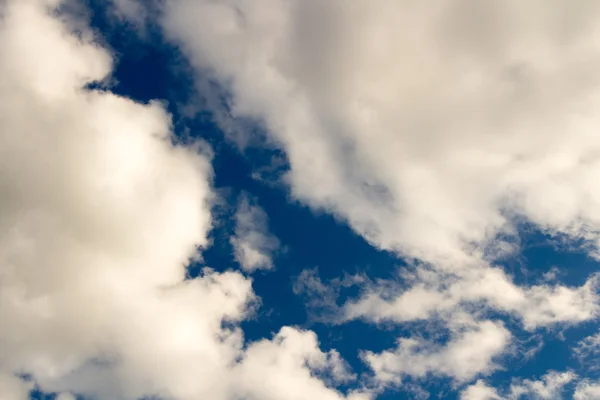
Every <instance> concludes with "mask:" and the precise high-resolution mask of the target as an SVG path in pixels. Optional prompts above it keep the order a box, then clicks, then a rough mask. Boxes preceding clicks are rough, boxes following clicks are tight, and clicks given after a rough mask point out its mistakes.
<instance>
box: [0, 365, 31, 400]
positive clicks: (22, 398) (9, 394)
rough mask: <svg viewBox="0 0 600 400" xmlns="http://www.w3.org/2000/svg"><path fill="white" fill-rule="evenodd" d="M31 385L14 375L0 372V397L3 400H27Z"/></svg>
mask: <svg viewBox="0 0 600 400" xmlns="http://www.w3.org/2000/svg"><path fill="white" fill-rule="evenodd" d="M31 389H33V384H32V383H31V382H28V381H26V380H23V379H20V378H18V377H17V376H15V375H11V374H7V373H3V372H0V397H2V398H3V399H5V400H29V392H30V391H31Z"/></svg>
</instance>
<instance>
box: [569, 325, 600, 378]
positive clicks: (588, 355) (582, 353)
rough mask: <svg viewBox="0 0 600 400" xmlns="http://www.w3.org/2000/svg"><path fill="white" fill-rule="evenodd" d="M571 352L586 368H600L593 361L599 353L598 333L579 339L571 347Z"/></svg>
mask: <svg viewBox="0 0 600 400" xmlns="http://www.w3.org/2000/svg"><path fill="white" fill-rule="evenodd" d="M573 353H574V355H575V357H577V358H578V359H579V361H580V362H581V363H582V365H583V366H585V367H586V368H588V369H590V370H597V369H598V368H600V367H599V366H597V365H595V363H594V362H593V361H594V360H596V359H597V358H598V356H599V355H600V333H597V334H595V335H592V336H588V337H586V338H585V339H582V340H580V341H579V342H578V343H577V345H576V346H575V347H574V348H573Z"/></svg>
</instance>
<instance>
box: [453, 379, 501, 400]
mask: <svg viewBox="0 0 600 400" xmlns="http://www.w3.org/2000/svg"><path fill="white" fill-rule="evenodd" d="M460 399H461V400H500V399H501V397H500V396H498V393H497V392H496V389H494V388H493V387H490V386H488V385H487V384H486V383H485V382H484V381H482V380H481V379H480V380H478V381H477V382H476V383H475V384H473V385H471V386H468V387H467V388H466V389H465V390H463V391H462V392H461V394H460Z"/></svg>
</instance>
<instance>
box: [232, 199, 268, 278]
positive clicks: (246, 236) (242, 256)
mask: <svg viewBox="0 0 600 400" xmlns="http://www.w3.org/2000/svg"><path fill="white" fill-rule="evenodd" d="M230 242H231V245H232V246H233V250H234V256H235V260H236V261H237V262H238V263H239V264H240V265H241V266H242V268H243V269H244V270H245V271H248V272H252V271H255V270H257V269H272V268H273V253H274V252H275V251H277V249H278V248H279V240H277V238H276V237H275V236H273V235H271V234H270V233H269V226H268V217H267V214H266V213H265V212H264V210H263V209H262V208H260V206H258V205H257V204H254V202H253V201H251V199H250V198H249V197H248V195H247V194H245V193H243V194H242V195H240V198H239V201H238V206H237V211H236V213H235V229H234V235H233V236H232V237H231V238H230Z"/></svg>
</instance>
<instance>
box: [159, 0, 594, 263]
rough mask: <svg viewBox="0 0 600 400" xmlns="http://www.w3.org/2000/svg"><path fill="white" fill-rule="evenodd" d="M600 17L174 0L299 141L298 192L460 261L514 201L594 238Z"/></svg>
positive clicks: (428, 5) (172, 28) (463, 4)
mask: <svg viewBox="0 0 600 400" xmlns="http://www.w3.org/2000/svg"><path fill="white" fill-rule="evenodd" d="M567 11H568V12H567ZM598 13H600V9H599V8H598V7H597V6H595V5H593V3H590V2H585V3H578V5H577V6H576V7H573V6H572V4H570V2H567V1H559V2H556V3H555V4H553V5H552V6H548V5H547V4H546V3H545V2H543V1H534V2H530V3H528V4H527V5H523V4H522V2H518V1H499V0H498V1H491V2H486V3H485V4H481V3H479V2H477V1H474V0H448V1H445V2H444V3H443V4H442V5H440V4H437V3H436V4H433V3H432V2H429V1H424V2H418V3H414V2H397V1H392V0H386V1H383V2H381V3H378V4H377V6H375V5H374V4H373V3H372V2H369V1H366V0H359V1H355V2H352V5H348V3H347V2H345V1H341V0H336V1H330V2H327V3H323V2H319V1H314V0H313V1H283V0H260V1H248V0H229V1H225V2H218V3H215V2H212V1H194V0H175V1H171V2H168V3H167V5H166V6H165V15H164V26H165V28H166V30H167V32H168V33H169V34H170V35H171V36H172V37H174V38H175V39H176V40H178V41H180V42H181V43H182V46H183V48H184V49H185V50H186V51H187V52H188V54H189V55H190V57H191V60H192V62H193V63H194V64H195V65H196V66H197V67H198V68H200V69H201V70H203V71H206V70H211V71H212V72H213V73H214V74H215V75H216V77H217V78H220V80H221V82H223V83H224V84H225V85H227V87H228V88H229V89H230V90H231V92H232V94H233V95H234V100H233V102H234V104H233V105H234V110H235V112H236V113H237V114H238V115H243V116H252V117H258V118H259V119H260V120H262V121H263V122H264V123H265V125H266V127H267V128H268V130H269V132H270V133H271V134H272V135H273V137H274V138H275V139H277V140H278V141H279V142H280V143H281V144H282V145H283V146H284V147H285V149H286V150H287V153H288V156H289V158H290V162H291V167H292V169H291V173H290V176H289V179H290V183H291V184H292V189H293V190H294V193H295V194H296V196H298V197H300V198H301V199H303V200H305V201H307V202H308V203H310V204H312V205H315V206H319V207H325V208H327V209H330V210H332V211H334V212H335V213H337V214H339V215H342V216H344V217H345V218H346V219H347V220H348V221H349V222H350V223H351V225H352V226H353V227H354V228H355V229H356V230H357V231H359V232H361V233H362V234H364V235H365V236H366V237H368V238H369V239H371V240H372V241H373V242H374V243H376V244H377V245H379V246H381V247H384V248H391V249H398V250H401V251H403V252H404V253H405V254H407V255H408V256H414V257H417V258H419V259H422V260H426V261H429V262H432V263H435V264H442V265H446V266H448V265H456V264H457V263H459V264H462V263H464V262H466V261H467V260H470V259H472V257H473V250H474V249H481V248H483V247H485V245H486V244H487V243H488V242H489V241H490V240H491V239H493V238H494V237H495V235H496V233H498V232H500V231H503V232H505V231H508V232H510V226H509V225H507V218H512V217H513V216H514V215H515V214H518V215H522V216H524V217H526V218H528V219H529V220H531V221H533V222H534V223H536V224H538V225H540V226H541V227H542V228H544V229H549V230H551V231H561V232H567V233H569V234H573V235H592V237H595V236H594V235H595V233H594V232H596V231H597V229H598V227H599V226H600V208H599V206H598V203H597V202H596V201H594V199H595V198H597V197H598V195H599V192H600V186H599V185H598V184H597V183H596V180H595V179H594V176H595V175H596V173H597V172H598V168H599V162H598V155H597V153H598V149H599V148H600V139H598V136H597V135H596V134H595V130H594V126H595V118H597V117H596V116H595V115H596V114H595V111H596V109H597V105H598V99H597V97H598V96H597V86H596V77H597V75H596V74H597V72H596V70H595V69H594V68H592V67H591V66H592V65H594V61H598V59H599V57H600V55H599V53H600V51H599V49H598V46H597V42H598V40H597V38H598V32H597V29H598V28H597V27H596V25H595V24H594V23H593V21H594V20H595V18H594V16H596V15H598ZM415 38H418V40H414V39H415ZM532 49H534V50H532Z"/></svg>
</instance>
